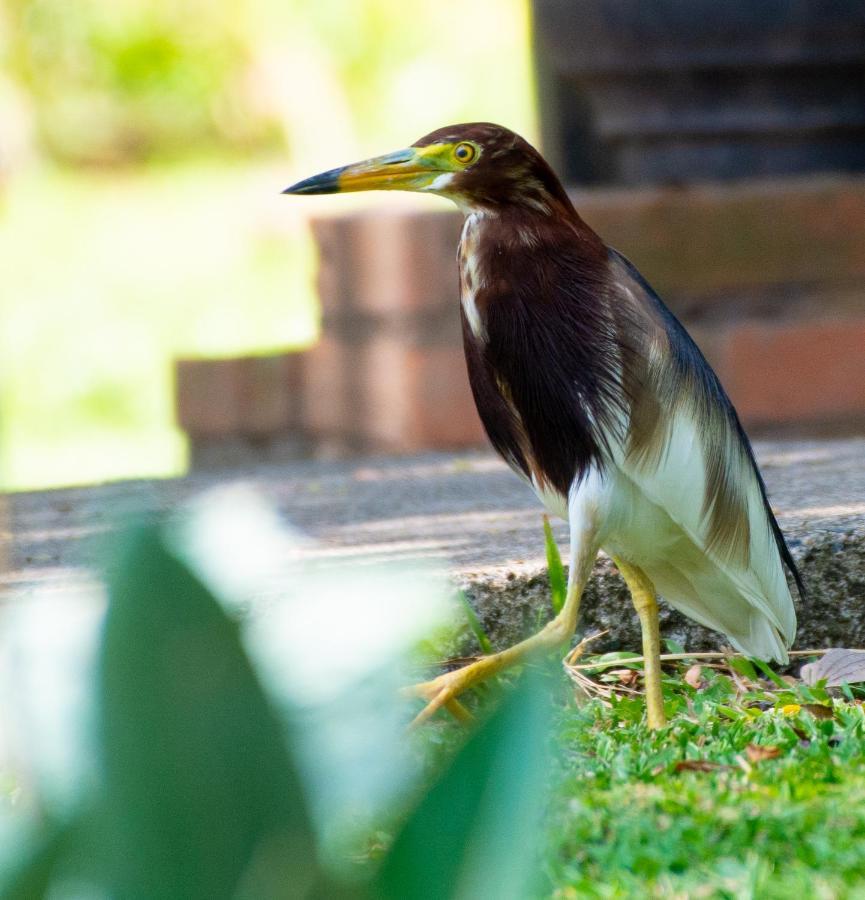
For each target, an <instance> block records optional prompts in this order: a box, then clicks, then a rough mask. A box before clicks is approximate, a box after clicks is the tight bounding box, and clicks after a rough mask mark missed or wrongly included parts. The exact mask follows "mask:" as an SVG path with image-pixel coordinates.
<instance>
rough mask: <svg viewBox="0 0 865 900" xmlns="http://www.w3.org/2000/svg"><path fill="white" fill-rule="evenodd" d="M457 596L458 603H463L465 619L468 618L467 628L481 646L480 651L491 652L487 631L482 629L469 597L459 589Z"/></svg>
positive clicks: (491, 647) (491, 646)
mask: <svg viewBox="0 0 865 900" xmlns="http://www.w3.org/2000/svg"><path fill="white" fill-rule="evenodd" d="M457 596H458V597H459V599H460V603H462V605H463V609H464V610H465V612H466V619H468V623H469V628H471V630H472V633H473V634H474V636H475V638H476V639H477V642H478V646H479V647H480V648H481V652H482V653H492V652H493V645H492V644H491V643H490V639H489V637H488V636H487V633H486V632H485V631H484V626H483V625H481V620H480V619H479V618H478V616H477V613H476V612H475V611H474V609H473V608H472V605H471V603H469V598H468V597H466V595H465V594H464V593H463V592H462V591H459V593H458V594H457Z"/></svg>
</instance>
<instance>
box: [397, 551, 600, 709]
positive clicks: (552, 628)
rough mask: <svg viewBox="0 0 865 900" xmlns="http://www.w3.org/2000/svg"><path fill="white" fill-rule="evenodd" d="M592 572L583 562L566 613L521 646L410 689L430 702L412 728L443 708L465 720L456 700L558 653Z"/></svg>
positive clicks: (572, 627)
mask: <svg viewBox="0 0 865 900" xmlns="http://www.w3.org/2000/svg"><path fill="white" fill-rule="evenodd" d="M590 571H591V561H590V562H589V564H588V565H586V564H585V563H583V565H581V566H580V571H579V572H575V573H574V574H573V575H572V578H571V582H570V583H569V584H568V593H567V596H566V598H565V605H564V606H563V607H562V611H561V612H560V613H559V614H558V615H557V616H556V617H555V619H553V620H552V621H550V622H548V623H547V624H546V625H545V626H544V627H543V628H542V629H541V630H540V631H539V632H538V633H537V634H534V635H532V636H531V637H530V638H527V639H526V640H524V641H520V643H519V644H514V646H513V647H508V649H507V650H502V651H501V652H500V653H492V654H490V655H489V656H482V657H481V658H480V659H478V660H476V661H475V662H473V663H470V664H469V665H467V666H463V668H461V669H455V670H454V671H453V672H445V674H444V675H439V676H438V678H434V679H433V680H432V681H425V682H423V683H422V684H416V685H413V686H412V687H410V688H406V690H405V692H404V693H405V694H406V695H408V696H412V697H423V698H424V699H425V700H427V701H428V702H427V705H426V706H425V707H424V708H423V709H422V710H421V711H420V712H419V713H418V715H417V716H416V717H415V719H414V721H413V722H412V725H420V724H421V723H422V722H425V721H426V720H427V719H428V718H429V717H430V716H431V715H433V713H435V712H436V711H437V710H439V709H441V708H442V707H443V706H444V707H446V708H448V709H450V710H451V711H452V712H454V714H455V715H457V717H458V718H463V716H461V715H460V714H459V713H458V712H457V710H455V709H454V706H453V705H454V704H455V703H456V700H455V698H456V697H458V696H459V695H460V694H461V693H463V691H465V690H467V689H468V688H470V687H472V685H475V684H477V683H478V682H480V681H484V680H485V679H487V678H490V677H491V676H493V675H495V674H497V673H498V672H501V671H503V670H504V669H507V668H510V667H511V666H515V665H518V664H519V663H523V662H526V661H527V660H529V659H531V658H533V657H537V656H541V655H543V654H544V653H547V652H549V651H551V650H555V649H556V648H557V647H560V646H561V645H562V644H564V643H566V642H567V641H569V640H570V639H571V637H572V636H573V633H574V631H575V629H576V627H577V616H578V614H579V611H580V599H581V598H582V595H583V587H584V586H585V583H586V579H587V578H588V574H589V572H590Z"/></svg>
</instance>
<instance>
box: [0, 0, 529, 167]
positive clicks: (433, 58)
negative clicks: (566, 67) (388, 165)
mask: <svg viewBox="0 0 865 900" xmlns="http://www.w3.org/2000/svg"><path fill="white" fill-rule="evenodd" d="M493 23H494V24H493ZM526 29H527V12H526V4H525V3H524V2H522V0H507V2H502V0H476V2H475V3H473V4H471V5H469V6H466V5H465V4H457V3H454V2H450V0H448V2H442V3H441V4H432V5H428V6H425V7H417V6H411V5H408V6H407V5H405V4H401V3H397V2H395V0H363V2H358V3H356V4H346V3H345V2H343V0H323V2H319V3H315V4H309V3H306V2H305V0H287V2H276V0H225V2H220V3H212V2H208V0H179V2H171V0H114V2H111V0H81V2H79V3H75V4H69V3H64V2H63V0H0V60H2V62H3V64H4V65H3V68H4V70H5V71H6V72H7V73H8V74H9V75H11V77H12V78H13V79H14V80H15V82H17V84H18V85H19V86H20V87H21V88H23V89H24V91H25V93H26V94H27V96H28V97H29V100H30V103H31V104H32V107H33V118H34V120H35V130H36V136H37V140H38V142H39V144H40V145H41V147H42V149H43V150H45V151H46V152H47V153H48V154H49V155H50V156H52V157H53V158H55V159H57V160H61V161H63V162H67V163H73V164H87V165H97V164H98V165H105V164H109V165H110V164H117V163H130V162H137V161H142V160H148V159H152V158H154V157H165V156H169V157H174V156H177V155H181V154H189V153H201V152H202V151H204V152H211V151H212V150H213V149H217V148H219V149H229V150H242V151H243V152H244V153H245V154H248V153H249V152H251V151H260V150H263V149H271V150H274V149H277V148H278V147H279V146H280V143H281V139H285V140H287V141H288V144H289V148H290V149H294V148H295V145H299V146H300V148H301V155H302V156H305V155H308V153H307V154H304V152H303V150H304V148H306V149H307V150H309V149H310V148H313V147H319V148H320V147H321V145H322V140H325V141H329V140H331V139H333V138H336V139H338V140H339V143H340V144H341V145H342V149H343V151H346V150H348V149H350V146H351V144H352V143H353V142H354V141H355V140H357V139H359V140H360V142H361V143H364V142H365V141H375V139H376V138H377V139H378V141H379V142H383V143H382V146H383V145H384V144H386V143H388V142H390V141H391V140H393V139H394V138H395V137H396V133H395V127H399V126H402V128H403V129H405V128H406V127H407V128H409V129H410V132H409V134H405V133H402V134H401V135H400V136H399V141H400V143H403V142H405V141H406V140H410V139H411V138H413V137H418V136H419V134H420V132H419V133H418V134H413V133H412V132H413V131H414V130H416V129H420V131H428V130H431V129H432V128H434V127H438V126H439V125H441V124H443V123H444V122H446V121H453V120H454V119H461V118H466V117H474V118H477V117H481V118H487V119H489V118H492V119H496V118H499V119H502V120H504V121H505V122H507V124H510V125H512V126H513V127H517V128H523V129H525V128H527V127H528V128H530V127H531V121H530V120H531V116H530V111H529V107H530V102H529V97H530V93H531V87H530V81H531V79H530V74H529V66H528V42H527V40H526Z"/></svg>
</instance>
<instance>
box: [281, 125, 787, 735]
mask: <svg viewBox="0 0 865 900" xmlns="http://www.w3.org/2000/svg"><path fill="white" fill-rule="evenodd" d="M365 190H404V191H416V192H420V193H431V194H437V195H439V196H442V197H445V198H447V199H449V200H452V201H453V202H454V203H455V204H456V205H457V207H458V208H459V209H460V211H461V212H462V213H463V215H464V224H463V228H462V233H461V236H460V240H459V248H458V256H457V259H458V269H459V284H460V317H461V321H462V334H463V345H464V350H465V359H466V365H467V370H468V379H469V382H470V385H471V390H472V393H473V396H474V400H475V404H476V406H477V410H478V414H479V416H480V419H481V421H482V423H483V426H484V429H485V431H486V434H487V436H488V437H489V440H490V442H491V443H492V445H493V447H494V448H495V450H496V451H497V452H498V453H499V454H500V455H501V456H502V457H503V459H504V460H505V461H506V462H507V464H508V465H509V466H510V467H511V468H512V469H513V470H514V471H515V472H516V473H517V475H519V476H520V477H521V478H522V479H524V480H525V481H526V482H527V483H528V484H529V485H530V486H531V488H532V489H533V490H534V491H535V493H536V494H537V496H538V497H539V499H540V500H541V502H542V503H543V505H544V506H545V507H546V509H547V510H548V511H549V512H550V513H552V514H555V515H557V516H560V517H562V518H564V519H565V520H566V521H567V522H568V526H569V536H570V541H569V554H568V558H569V569H568V585H567V593H566V597H565V602H564V605H563V606H562V609H561V611H560V612H559V613H558V614H557V615H556V616H555V617H554V618H553V619H552V620H550V621H549V622H548V623H547V624H546V625H545V626H544V627H543V628H542V629H541V630H540V631H539V632H537V633H536V634H534V635H532V636H531V637H528V638H526V639H525V640H523V641H521V642H519V643H517V644H515V645H514V646H511V647H508V648H507V649H505V650H502V651H500V652H497V653H491V654H489V655H486V656H482V657H480V658H479V659H477V660H475V661H474V662H472V663H470V664H468V665H465V666H463V667H462V668H459V669H455V670H453V671H450V672H445V673H444V674H442V675H439V676H438V677H437V678H434V679H432V680H430V681H427V682H424V683H422V684H420V685H416V686H415V687H414V692H415V694H416V695H417V696H419V697H422V698H423V699H425V700H426V701H427V702H426V706H425V707H424V708H423V709H422V710H421V712H420V713H419V714H418V717H417V721H424V720H425V719H427V718H428V717H429V716H431V715H432V714H433V713H434V712H435V711H436V710H438V709H440V708H441V707H443V706H447V707H449V708H452V709H455V708H459V701H458V700H457V698H458V697H459V695H460V694H461V693H463V692H464V691H466V690H467V689H469V688H470V687H472V686H473V685H475V684H477V683H478V682H480V681H482V680H484V679H487V678H489V677H491V676H492V675H494V674H496V673H499V672H501V671H503V670H504V669H506V668H508V667H511V666H514V665H517V664H519V663H522V662H525V661H526V660H528V659H530V658H533V657H536V656H538V655H542V654H545V653H548V652H550V651H552V650H554V649H557V648H561V647H563V646H564V645H566V644H567V643H568V642H569V641H570V640H571V638H572V636H573V634H574V632H575V630H576V627H577V620H578V614H579V608H580V599H581V597H582V594H583V590H584V588H585V585H586V583H587V581H588V579H589V577H590V576H591V572H592V568H593V565H594V562H595V559H596V557H597V555H598V554H599V552H601V551H603V552H605V553H606V554H607V555H608V556H609V557H610V558H611V559H612V560H613V562H614V563H615V565H616V567H617V568H618V570H619V572H620V573H621V575H622V577H623V578H624V580H625V583H626V584H627V587H628V589H629V591H630V595H631V598H632V601H633V605H634V607H635V609H636V612H637V615H638V617H639V621H640V628H641V635H642V645H643V657H644V685H645V696H646V721H647V725H648V727H649V728H651V729H658V728H661V727H663V726H664V725H665V724H666V713H665V709H664V700H663V692H662V683H661V660H660V634H659V624H658V596H659V595H660V596H661V597H663V599H664V600H665V601H666V602H667V603H668V604H670V605H671V606H673V607H674V608H675V609H678V610H679V611H681V612H682V613H684V614H685V615H686V616H688V617H690V618H691V619H693V620H695V621H696V622H699V623H700V624H702V625H704V626H707V627H708V628H710V629H713V630H715V631H718V632H720V633H721V634H723V635H725V636H726V638H727V639H728V640H729V642H730V643H731V644H732V645H733V647H735V648H736V649H738V650H739V651H741V652H743V653H745V654H746V655H748V656H751V657H756V658H758V659H762V660H767V661H768V660H774V661H776V662H779V663H786V662H787V661H788V655H787V650H788V648H789V647H790V645H791V644H792V642H793V639H794V637H795V633H796V613H795V608H794V604H793V597H792V590H791V584H790V583H789V582H788V577H787V574H788V573H789V576H790V580H791V581H792V583H794V584H795V587H796V590H797V592H798V593H799V595H800V597H801V596H803V595H804V592H803V585H802V579H801V576H800V573H799V571H798V570H797V567H796V565H795V562H794V560H793V558H792V556H791V554H790V550H789V548H788V546H787V544H786V542H785V539H784V536H783V534H782V532H781V529H780V527H779V526H778V522H777V520H776V518H775V516H774V514H773V512H772V509H771V507H770V505H769V501H768V497H767V493H766V487H765V484H764V482H763V478H762V476H761V474H760V471H759V469H758V467H757V463H756V461H755V459H754V454H753V451H752V449H751V445H750V442H749V440H748V437H747V436H746V434H745V431H744V430H743V428H742V425H741V423H740V421H739V417H738V415H737V413H736V410H735V409H734V407H733V404H732V403H731V401H730V399H729V398H728V396H727V394H726V392H725V391H724V388H723V387H722V385H721V382H720V381H719V379H718V377H717V375H716V374H715V372H714V371H713V370H712V368H711V367H710V365H709V363H708V362H707V361H706V359H705V358H704V356H703V354H702V353H701V352H700V350H699V349H698V347H697V345H696V343H695V342H694V341H693V339H692V338H691V337H690V335H689V334H688V333H687V331H686V330H685V328H684V327H683V326H682V324H681V323H680V322H679V321H678V320H677V319H676V317H675V316H674V315H673V313H672V312H671V311H670V310H669V309H668V308H667V307H666V306H665V304H664V303H663V302H662V300H661V299H660V297H659V296H658V294H657V293H656V292H655V291H654V290H653V289H652V287H651V286H650V284H649V283H648V282H647V281H646V279H645V278H644V277H643V276H642V275H641V274H640V272H639V271H638V270H637V269H636V267H635V266H634V265H632V264H631V262H629V261H628V259H626V258H625V256H623V255H622V254H621V253H619V252H618V251H617V250H615V249H613V248H611V247H609V246H607V245H606V244H605V243H604V242H603V240H602V239H601V238H600V237H599V236H598V235H597V234H596V233H595V232H594V231H593V230H592V229H591V228H590V227H589V226H588V225H587V224H586V223H585V222H584V221H583V219H582V218H581V217H580V215H579V214H578V212H577V210H576V209H575V207H574V205H573V203H572V202H571V200H570V198H569V196H568V194H567V192H566V191H565V189H564V187H563V185H562V183H561V182H560V180H559V179H558V177H557V176H556V174H555V173H554V172H553V170H552V168H551V167H550V166H549V164H548V163H547V162H546V161H545V160H544V158H543V157H542V156H541V154H540V153H539V152H538V151H537V150H536V149H535V148H534V147H533V146H532V145H531V144H529V143H528V142H527V141H526V140H524V139H523V138H522V137H520V136H519V135H517V134H515V133H514V132H513V131H510V130H509V129H507V128H504V127H502V126H499V125H494V124H491V123H485V122H477V123H468V124H460V125H452V126H447V127H445V128H440V129H438V130H436V131H433V132H432V133H431V134H428V135H426V136H425V137H423V138H421V139H420V140H418V141H415V143H414V144H412V145H411V146H410V147H407V148H405V149H402V150H398V151H396V152H393V153H388V154H385V155H383V156H378V157H375V158H373V159H368V160H365V161H363V162H359V163H354V164H352V165H347V166H343V167H341V168H337V169H332V170H330V171H327V172H323V173H322V174H320V175H315V176H313V177H312V178H307V179H305V180H303V181H300V182H298V183H297V184H294V185H292V186H291V187H289V188H287V189H286V190H285V193H288V194H300V195H306V194H330V193H338V192H347V191H365Z"/></svg>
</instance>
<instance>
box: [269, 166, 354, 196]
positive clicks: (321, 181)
mask: <svg viewBox="0 0 865 900" xmlns="http://www.w3.org/2000/svg"><path fill="white" fill-rule="evenodd" d="M341 171H342V170H341V169H332V170H331V171H330V172H322V173H321V175H313V176H312V178H304V179H303V181H298V182H297V183H296V184H293V185H291V186H290V187H287V188H286V189H285V190H284V191H283V192H282V193H283V194H333V193H335V192H336V191H338V190H339V175H340V172H341Z"/></svg>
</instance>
